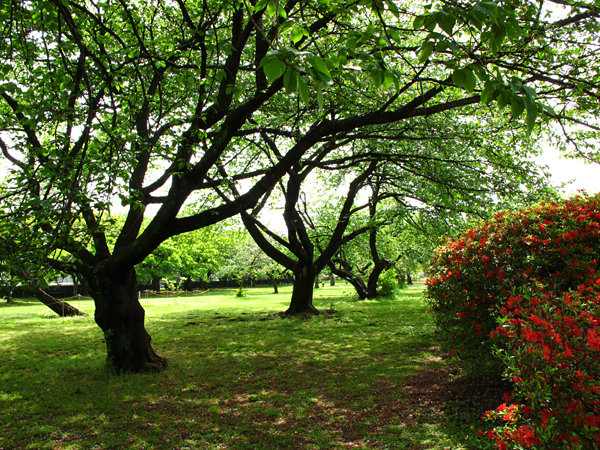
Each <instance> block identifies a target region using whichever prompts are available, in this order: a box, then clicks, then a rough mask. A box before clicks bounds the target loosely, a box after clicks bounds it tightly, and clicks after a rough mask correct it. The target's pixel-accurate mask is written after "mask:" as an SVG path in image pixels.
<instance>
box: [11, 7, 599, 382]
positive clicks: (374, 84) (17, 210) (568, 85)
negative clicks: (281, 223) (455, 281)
mask: <svg viewBox="0 0 600 450" xmlns="http://www.w3.org/2000/svg"><path fill="white" fill-rule="evenodd" d="M558 3H562V2H558ZM595 11H596V10H595V9H594V7H593V4H592V3H591V2H590V3H586V2H583V3H578V4H577V5H576V6H565V7H564V11H563V12H564V14H562V15H561V17H560V19H555V18H554V17H556V16H547V15H545V14H544V10H541V9H540V8H538V6H537V5H536V4H534V3H526V2H520V1H516V2H512V1H510V2H505V3H500V4H497V5H496V4H492V3H477V4H472V3H468V4H461V3H458V4H456V3H448V4H445V3H441V4H440V9H439V10H437V11H436V10H435V9H432V7H431V6H430V5H428V6H427V7H425V9H422V8H420V7H419V6H417V5H406V6H402V7H400V6H398V5H397V4H396V3H394V2H391V1H388V2H385V3H384V2H379V1H361V2H350V3H346V2H342V1H338V0H330V1H329V2H309V1H296V0H290V1H288V2H286V3H283V2H278V1H276V0H273V1H268V2H264V1H261V2H258V3H252V1H242V2H233V1H232V2H228V1H226V2H221V1H219V2H216V1H213V0H207V1H205V2H203V3H196V2H192V1H185V0H177V1H176V2H175V3H168V4H166V3H163V2H159V1H151V2H149V3H148V2H143V3H142V2H138V1H136V0H130V1H119V2H113V1H108V2H104V3H102V4H97V3H94V2H90V1H84V2H73V1H66V2H63V1H58V0H52V1H50V2H45V1H44V2H42V1H37V0H34V1H28V2H24V1H14V2H8V3H7V2H5V3H3V4H2V6H1V7H0V23H2V27H3V29H2V30H3V31H2V35H1V36H2V37H1V40H0V59H1V60H2V61H3V63H2V72H1V73H2V78H1V82H0V85H1V89H0V96H1V97H2V100H3V102H2V103H1V104H0V112H1V114H0V118H1V119H0V130H1V133H2V134H1V136H0V137H1V139H0V150H2V154H3V156H4V158H5V160H6V161H8V162H9V163H10V164H11V167H12V172H11V176H10V178H9V179H8V180H7V184H6V189H5V190H4V192H3V193H2V198H3V199H4V200H3V201H4V204H3V208H4V210H3V211H2V213H1V214H3V215H4V216H7V217H11V218H14V217H28V218H29V220H30V221H31V222H30V223H31V226H30V229H29V232H30V238H31V239H30V240H29V241H30V242H32V243H35V244H36V249H37V253H38V255H39V257H37V260H42V259H46V263H47V264H48V265H51V266H53V267H55V268H56V269H57V270H61V271H66V272H76V273H79V274H81V275H83V276H84V277H85V278H86V279H87V281H88V284H89V288H90V292H91V295H92V296H93V298H94V301H95V306H96V312H95V319H96V322H97V324H98V325H99V326H100V327H101V329H102V330H103V332H104V334H105V339H106V344H107V353H108V361H109V363H110V364H111V365H112V366H113V367H114V368H115V369H116V370H117V371H118V372H123V371H144V370H162V369H163V368H164V367H165V364H166V362H165V360H164V359H163V358H162V357H160V356H158V355H157V354H156V353H155V352H154V350H153V349H152V346H151V344H150V336H149V335H148V333H147V332H146V330H145V327H144V311H143V308H142V307H141V305H140V304H139V301H138V299H137V278H136V273H135V269H134V267H135V266H136V265H137V264H139V263H141V262H142V261H143V260H144V258H145V257H146V256H148V255H149V254H151V253H152V251H154V249H156V248H157V247H158V246H159V245H160V244H161V243H162V242H163V241H165V240H166V239H168V238H169V237H171V236H175V235H178V234H182V233H185V232H189V231H192V230H194V229H199V228H203V227H205V226H208V225H211V224H213V223H216V222H219V221H221V220H223V219H225V218H227V217H231V216H233V215H235V214H237V213H239V212H241V211H244V210H247V209H249V208H252V207H253V206H254V205H255V204H256V203H257V202H258V201H259V199H260V197H261V196H262V195H264V194H265V193H267V192H268V191H269V190H270V189H271V188H273V186H274V185H275V184H276V183H277V181H278V180H279V179H280V178H282V177H283V176H284V175H286V173H287V172H288V171H289V170H290V169H291V168H292V167H293V166H294V165H295V164H296V163H297V162H298V161H299V160H300V159H301V158H302V157H303V155H305V154H306V153H307V152H308V151H309V150H310V149H312V148H316V147H319V146H320V145H332V143H334V142H338V143H339V142H341V141H344V140H346V141H347V140H351V139H353V137H352V136H351V134H352V133H353V132H354V131H355V130H358V129H366V128H367V127H368V128H369V132H370V133H375V132H377V129H378V127H380V126H382V125H385V124H390V123H398V124H401V123H406V124H407V125H406V126H408V127H409V128H410V126H411V125H412V124H414V123H418V122H419V118H421V122H422V123H425V124H426V123H427V122H428V120H429V119H428V118H431V117H435V116H436V115H439V114H443V113H444V112H446V111H450V110H454V109H461V110H465V111H467V109H465V108H466V107H468V105H475V104H479V103H484V104H488V103H489V102H491V101H497V103H498V104H499V106H500V107H501V108H505V107H506V106H507V105H511V109H512V114H513V116H514V117H515V119H516V118H517V117H519V116H520V115H521V113H522V112H523V111H525V110H526V111H527V118H526V124H527V127H528V129H529V130H530V132H531V131H532V130H533V129H534V127H535V121H536V118H538V117H540V116H542V117H555V118H558V119H560V120H562V121H567V120H579V119H577V114H578V111H580V110H581V109H587V110H588V111H590V114H591V115H592V116H593V118H595V117H596V113H597V110H596V108H597V107H596V106H594V105H592V104H591V102H586V101H580V100H577V101H576V100H574V99H581V98H582V97H589V98H597V79H598V75H597V73H592V74H588V73H586V74H582V73H581V68H582V67H586V66H587V67H593V68H596V67H598V65H597V63H596V61H597V52H596V47H595V41H594V40H592V39H588V38H589V37H590V36H593V33H594V32H595V30H596V29H597V13H596V12H595ZM358 17H359V18H360V22H357V18H358ZM565 41H568V42H572V41H577V42H576V44H574V45H569V46H565V45H563V42H565ZM571 49H576V51H574V50H571ZM578 71H579V72H578ZM544 99H548V100H549V101H552V102H553V103H552V104H554V105H557V106H560V108H561V109H560V111H559V112H558V113H555V112H554V111H553V110H551V109H549V108H548V107H546V106H544V105H543V104H542V103H541V102H542V101H543V100H544ZM482 111H484V109H479V110H472V111H471V110H469V112H470V113H473V114H475V113H476V114H481V113H482ZM464 120H465V122H467V121H468V120H467V119H466V118H465V119H464ZM472 120H476V119H472ZM402 129H403V126H402V125H398V127H397V128H395V129H394V130H393V134H394V135H398V134H402ZM381 131H382V133H384V134H389V133H392V131H391V130H390V129H389V128H388V129H386V128H382V130H381ZM265 135H267V136H269V137H271V138H275V137H277V138H279V139H281V140H284V141H285V145H284V146H280V148H281V149H282V153H281V154H280V155H276V154H272V153H268V152H264V151H263V149H264V148H265V147H268V142H267V141H266V139H265ZM222 167H225V168H226V169H227V173H228V174H229V178H228V179H223V178H222V176H221V175H220V172H219V169H220V168H222ZM241 179H245V180H247V183H246V185H245V189H244V190H243V192H240V194H241V195H239V196H237V197H236V198H235V199H232V200H231V201H230V202H224V201H221V200H218V199H216V198H215V196H213V195H212V194H211V193H210V192H207V190H210V189H212V188H213V187H215V186H220V185H222V184H224V183H225V184H227V183H230V182H231V181H235V180H241ZM204 192H207V193H205V194H204ZM192 194H194V195H195V196H196V197H195V198H196V199H197V204H199V203H202V202H204V203H203V205H204V206H203V207H201V208H199V209H196V210H195V213H191V214H190V213H185V212H183V206H184V205H185V204H186V202H189V201H190V200H189V199H190V196H192ZM115 197H118V198H120V199H121V201H122V203H123V204H124V205H125V206H126V207H128V208H129V209H128V213H127V218H126V220H125V223H124V224H123V227H122V229H121V231H120V233H119V236H118V239H117V240H116V243H115V245H114V246H109V245H108V244H107V239H106V235H105V230H104V228H103V226H102V220H103V218H105V217H106V215H107V214H108V212H109V209H110V203H111V201H113V198H115ZM150 204H157V205H159V210H158V212H157V213H156V215H155V216H154V217H153V219H152V220H151V221H150V222H149V224H148V226H147V227H145V228H143V229H142V224H143V219H144V214H145V211H146V208H147V207H148V205H150ZM78 221H80V222H81V223H84V224H85V228H84V229H83V230H78V231H77V232H73V224H74V223H76V222H78ZM90 239H91V241H92V242H93V246H92V250H89V249H88V245H87V244H88V241H89V240H90ZM57 249H60V250H62V251H64V252H67V253H68V254H69V255H71V256H73V258H70V259H68V263H65V262H64V261H60V260H55V259H53V258H52V257H51V256H52V255H53V254H54V253H53V252H54V251H56V250H57ZM24 254H25V253H24Z"/></svg>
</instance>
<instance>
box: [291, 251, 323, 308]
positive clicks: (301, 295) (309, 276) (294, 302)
mask: <svg viewBox="0 0 600 450" xmlns="http://www.w3.org/2000/svg"><path fill="white" fill-rule="evenodd" d="M315 278H316V273H315V268H314V264H312V263H310V262H308V263H306V264H302V263H298V266H297V267H296V269H295V270H294V288H293V291H292V299H291V301H290V307H289V308H288V309H287V311H286V312H285V315H286V316H293V315H298V314H306V315H318V314H319V310H318V309H317V308H315V307H314V306H313V283H314V280H315Z"/></svg>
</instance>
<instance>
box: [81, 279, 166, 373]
mask: <svg viewBox="0 0 600 450" xmlns="http://www.w3.org/2000/svg"><path fill="white" fill-rule="evenodd" d="M89 283H90V290H91V293H92V297H93V298H94V301H95V304H96V313H95V319H96V323H97V324H98V326H99V327H100V328H101V329H102V331H103V332H104V338H105V341H106V349H107V360H106V361H107V364H108V366H109V367H111V368H113V369H114V371H115V372H116V373H117V374H121V373H125V372H133V373H136V372H157V371H162V370H164V369H165V368H166V366H167V361H166V359H165V358H162V357H160V356H158V355H157V354H156V352H155V351H154V349H153V348H152V345H151V343H150V342H151V338H150V335H149V334H148V332H147V331H146V328H145V326H144V318H145V312H144V308H142V305H141V304H140V302H139V299H138V292H137V279H136V273H135V269H133V268H131V269H129V270H120V271H118V270H114V271H102V272H97V273H94V274H93V275H92V277H91V279H90V280H89Z"/></svg>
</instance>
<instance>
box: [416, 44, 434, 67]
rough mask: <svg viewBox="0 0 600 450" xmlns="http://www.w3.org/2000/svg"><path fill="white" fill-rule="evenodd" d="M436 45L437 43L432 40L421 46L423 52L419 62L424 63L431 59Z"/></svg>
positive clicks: (420, 54)
mask: <svg viewBox="0 0 600 450" xmlns="http://www.w3.org/2000/svg"><path fill="white" fill-rule="evenodd" d="M434 46H435V44H434V43H433V42H431V41H428V42H425V43H424V44H423V45H422V46H421V52H420V53H419V62H420V63H424V62H425V61H427V60H428V59H429V57H430V56H431V54H432V53H433V49H434Z"/></svg>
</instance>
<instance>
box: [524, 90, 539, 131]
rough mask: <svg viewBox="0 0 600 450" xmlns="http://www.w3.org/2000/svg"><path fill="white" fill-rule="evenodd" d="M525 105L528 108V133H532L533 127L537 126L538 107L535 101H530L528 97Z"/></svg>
mask: <svg viewBox="0 0 600 450" xmlns="http://www.w3.org/2000/svg"><path fill="white" fill-rule="evenodd" d="M525 107H526V108H527V134H528V135H529V134H531V131H532V130H533V127H534V126H535V119H537V116H538V107H537V105H536V104H535V102H534V101H530V99H529V98H528V99H527V100H526V101H525Z"/></svg>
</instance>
